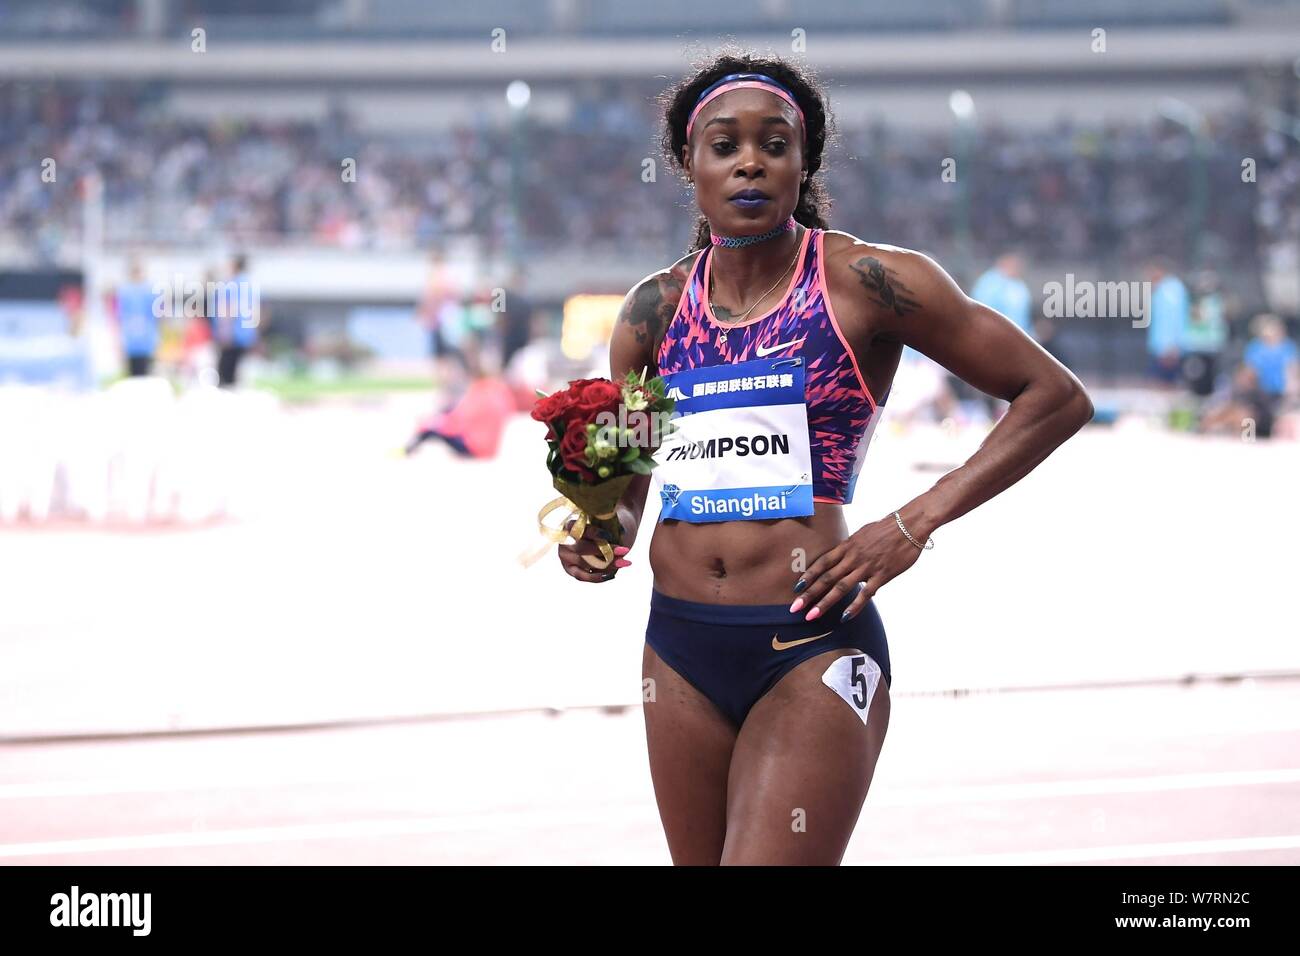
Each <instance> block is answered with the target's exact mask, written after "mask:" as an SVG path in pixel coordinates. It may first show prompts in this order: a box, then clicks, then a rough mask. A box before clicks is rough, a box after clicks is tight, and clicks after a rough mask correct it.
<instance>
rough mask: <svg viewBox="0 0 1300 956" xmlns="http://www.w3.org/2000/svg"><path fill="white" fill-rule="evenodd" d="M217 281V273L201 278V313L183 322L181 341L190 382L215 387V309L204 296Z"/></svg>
mask: <svg viewBox="0 0 1300 956" xmlns="http://www.w3.org/2000/svg"><path fill="white" fill-rule="evenodd" d="M216 281H217V275H216V272H215V271H213V270H212V269H209V270H208V271H207V273H206V274H205V275H204V277H203V290H204V295H203V310H202V314H200V315H192V316H187V317H186V318H185V332H184V337H183V339H182V342H181V344H182V353H183V358H182V365H183V367H184V370H185V374H186V375H187V376H188V377H189V379H190V381H192V382H199V383H209V384H214V383H216V381H217V380H218V376H217V372H216V368H217V348H216V344H215V332H216V328H217V325H216V318H217V317H216V309H215V308H214V303H213V302H212V301H211V298H212V297H210V296H209V295H208V294H207V290H208V289H211V288H213V285H214V283H215V282H216Z"/></svg>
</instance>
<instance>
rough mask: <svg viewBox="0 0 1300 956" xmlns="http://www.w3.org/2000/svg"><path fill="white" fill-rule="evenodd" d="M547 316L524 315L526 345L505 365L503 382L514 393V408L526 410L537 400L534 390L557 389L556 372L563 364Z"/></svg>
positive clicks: (539, 313) (537, 312)
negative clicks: (525, 317) (526, 316)
mask: <svg viewBox="0 0 1300 956" xmlns="http://www.w3.org/2000/svg"><path fill="white" fill-rule="evenodd" d="M550 324H551V321H550V316H549V315H548V314H547V313H546V312H545V311H543V310H542V309H533V310H532V312H531V313H530V314H529V316H528V344H527V345H525V346H523V347H522V348H520V349H517V350H516V351H515V353H514V354H513V355H511V356H510V361H509V364H507V365H506V372H505V376H506V382H507V383H509V385H510V388H511V390H512V391H513V392H514V394H515V404H516V407H517V408H519V409H520V410H521V411H528V410H529V409H531V408H532V407H533V405H534V404H535V403H536V401H537V391H538V390H540V391H543V392H548V393H549V392H550V391H552V390H553V389H555V388H557V387H559V386H560V385H561V384H562V383H561V381H560V376H559V371H560V369H562V368H563V367H564V365H565V363H566V362H567V359H566V358H565V355H564V351H563V350H562V349H561V348H560V340H559V338H558V337H557V336H553V335H551V330H550Z"/></svg>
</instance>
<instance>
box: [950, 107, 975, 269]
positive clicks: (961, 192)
mask: <svg viewBox="0 0 1300 956" xmlns="http://www.w3.org/2000/svg"><path fill="white" fill-rule="evenodd" d="M948 109H949V110H951V111H952V115H953V117H954V118H955V119H956V121H957V122H956V126H955V127H954V129H953V156H954V158H955V159H956V160H957V222H956V229H955V231H956V238H957V264H958V268H959V269H960V271H961V272H962V273H965V274H967V275H969V274H970V273H971V272H972V266H973V256H972V255H971V232H970V202H971V183H970V166H969V165H968V164H967V162H966V160H967V159H968V158H969V157H970V145H971V140H972V138H973V134H974V132H975V100H974V98H973V97H972V96H971V95H970V94H969V93H968V92H966V91H965V90H953V91H952V93H951V94H949V96H948Z"/></svg>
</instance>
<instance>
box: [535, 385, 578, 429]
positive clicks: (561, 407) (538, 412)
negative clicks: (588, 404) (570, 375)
mask: <svg viewBox="0 0 1300 956" xmlns="http://www.w3.org/2000/svg"><path fill="white" fill-rule="evenodd" d="M577 397H578V396H577V393H576V392H575V391H573V390H572V389H568V388H566V389H562V390H561V391H558V392H554V393H552V394H550V395H547V396H546V397H545V398H539V399H538V400H537V404H535V405H534V406H533V410H532V411H531V412H530V413H529V414H530V415H531V416H532V417H533V418H534V419H536V420H537V421H539V422H546V423H547V424H548V425H549V424H550V423H551V422H553V421H555V420H556V419H557V418H564V417H565V416H566V415H567V414H568V413H569V409H570V408H572V407H573V403H574V401H575V400H576V399H577Z"/></svg>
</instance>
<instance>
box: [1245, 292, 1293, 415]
mask: <svg viewBox="0 0 1300 956" xmlns="http://www.w3.org/2000/svg"><path fill="white" fill-rule="evenodd" d="M1251 329H1252V331H1253V332H1254V333H1255V336H1254V338H1252V339H1251V340H1250V341H1249V342H1248V343H1246V351H1245V353H1244V354H1243V355H1242V361H1244V362H1245V363H1246V364H1247V365H1249V366H1250V367H1251V368H1252V369H1254V371H1255V376H1256V378H1257V379H1258V380H1259V387H1260V390H1261V391H1262V392H1263V393H1264V394H1265V395H1266V396H1268V398H1269V399H1270V400H1271V401H1272V402H1273V403H1274V407H1275V408H1276V407H1277V406H1279V405H1280V404H1281V403H1282V402H1283V400H1286V399H1294V398H1296V397H1297V396H1300V368H1298V367H1297V361H1296V344H1295V342H1294V341H1292V340H1291V339H1290V338H1289V337H1288V336H1287V334H1286V326H1285V325H1283V323H1282V320H1281V319H1279V318H1278V317H1277V316H1276V315H1273V314H1272V313H1268V312H1265V313H1263V314H1262V315H1258V316H1256V317H1255V321H1254V322H1252V323H1251Z"/></svg>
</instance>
